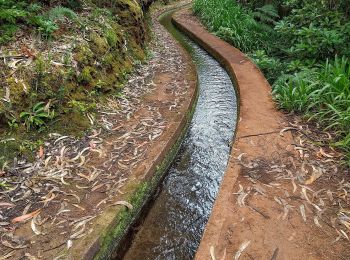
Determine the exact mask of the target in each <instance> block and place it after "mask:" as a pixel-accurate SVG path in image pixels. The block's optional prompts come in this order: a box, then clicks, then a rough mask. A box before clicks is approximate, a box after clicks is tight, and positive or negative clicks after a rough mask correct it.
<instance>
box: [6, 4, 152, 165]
mask: <svg viewBox="0 0 350 260" xmlns="http://www.w3.org/2000/svg"><path fill="white" fill-rule="evenodd" d="M145 40H146V28H145V21H144V15H143V11H142V7H141V5H140V4H139V3H138V2H136V1H135V0H116V1H109V0H89V1H80V0H59V1H47V0H31V1H29V0H21V1H17V0H0V56H1V59H0V68H1V70H0V84H1V87H0V96H1V99H0V167H1V165H3V164H4V163H5V162H6V161H8V160H11V159H12V158H13V157H14V156H23V155H25V156H27V157H30V156H31V155H32V154H33V153H32V150H36V149H37V148H38V147H39V146H40V145H41V144H42V140H43V139H44V138H45V135H47V134H48V133H49V132H59V133H61V134H67V133H69V134H80V133H82V131H84V130H86V129H88V128H89V127H90V124H91V121H93V120H94V113H95V111H96V106H97V105H98V103H99V102H103V100H105V99H106V98H107V97H108V98H110V97H113V96H118V95H119V92H120V89H121V88H122V84H123V81H124V80H125V79H126V77H127V74H128V73H129V72H130V71H131V70H132V68H133V66H134V65H135V64H137V63H139V62H140V61H141V60H142V59H144V56H145V53H144V51H143V49H144V47H145V46H144V44H145Z"/></svg>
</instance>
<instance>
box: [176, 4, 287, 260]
mask: <svg viewBox="0 0 350 260" xmlns="http://www.w3.org/2000/svg"><path fill="white" fill-rule="evenodd" d="M189 15H190V16H191V15H192V11H191V8H187V9H183V10H180V11H177V12H176V13H175V14H174V15H173V17H172V23H173V24H174V25H175V27H177V29H179V30H180V31H181V32H183V33H184V34H186V35H187V36H188V37H189V38H191V39H192V40H193V41H195V42H196V43H197V44H199V45H200V46H201V47H202V48H203V49H204V50H206V51H207V52H208V53H209V54H210V55H211V56H213V57H214V58H215V59H216V60H217V61H218V62H219V63H220V64H221V66H223V67H224V68H225V69H226V71H227V72H228V74H229V76H230V77H231V79H232V81H233V82H234V83H235V84H234V89H235V92H236V95H237V101H238V102H237V104H238V107H237V123H236V130H235V133H234V137H233V141H232V143H231V145H232V146H231V152H230V159H229V161H228V165H227V168H226V170H225V173H224V175H223V179H222V181H221V184H220V188H219V192H218V195H217V198H216V200H215V202H214V205H213V208H212V211H211V213H210V216H209V220H208V223H207V224H206V226H205V229H204V233H203V235H202V237H201V241H200V244H199V247H198V249H197V252H196V255H195V259H198V260H202V259H210V258H211V255H210V250H211V248H214V247H216V246H218V245H220V244H221V242H222V241H220V234H222V232H224V230H222V228H223V226H224V222H225V213H226V214H227V212H224V210H222V209H220V205H221V204H223V203H224V202H226V201H229V200H230V197H231V196H232V195H233V194H232V189H233V187H234V186H235V185H236V182H237V178H238V176H239V175H240V170H241V167H240V165H239V163H237V160H236V159H235V158H236V157H237V155H238V154H237V152H238V151H239V150H240V148H241V147H242V142H241V140H243V139H244V138H246V137H249V136H256V137H257V138H259V139H260V138H261V139H264V138H265V136H266V134H271V133H273V134H277V135H278V133H279V130H280V126H281V124H282V122H283V121H284V116H283V114H282V113H281V112H280V111H278V109H277V108H276V105H275V102H274V101H273V99H272V94H271V90H272V88H271V86H270V84H269V83H268V81H267V80H266V78H265V76H264V74H263V73H262V72H261V71H260V69H259V68H258V67H257V66H256V65H255V64H254V63H253V62H252V61H251V60H250V59H249V58H248V57H247V55H245V54H244V53H243V52H241V51H240V50H239V49H237V48H235V47H233V46H232V45H230V44H229V43H227V42H225V41H223V40H221V39H219V38H218V37H216V36H215V35H213V34H211V33H210V32H208V31H207V30H206V28H205V27H204V26H203V25H202V24H201V23H200V22H199V21H198V20H197V19H192V18H193V17H189ZM254 91H256V92H258V93H259V94H260V97H259V94H258V95H256V94H255V95H254V94H251V93H252V92H254ZM260 98H261V100H260ZM251 99H253V100H251ZM254 102H255V103H257V104H256V106H255V108H253V107H254V106H252V103H254ZM259 107H260V108H263V109H262V111H254V109H256V108H259ZM266 111H269V112H272V113H271V114H270V113H266ZM254 112H255V113H254ZM268 117H271V118H272V119H271V120H270V121H269V122H268V123H267V125H266V127H265V126H263V127H260V128H259V127H258V129H254V127H255V124H257V122H260V123H262V124H264V123H265V122H264V120H265V119H266V118H268ZM283 139H284V140H285V141H286V142H287V143H288V142H289V141H290V140H292V135H291V134H290V133H287V134H286V135H285V136H284V137H283ZM230 214H232V212H231V213H230ZM237 235H238V234H237Z"/></svg>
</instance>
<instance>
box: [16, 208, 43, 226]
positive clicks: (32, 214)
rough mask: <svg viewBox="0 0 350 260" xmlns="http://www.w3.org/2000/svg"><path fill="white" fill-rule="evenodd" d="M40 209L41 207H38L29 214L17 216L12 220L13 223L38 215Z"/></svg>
mask: <svg viewBox="0 0 350 260" xmlns="http://www.w3.org/2000/svg"><path fill="white" fill-rule="evenodd" d="M40 211H41V209H37V210H35V211H33V212H31V213H28V214H25V215H22V216H19V217H16V218H14V219H12V220H11V223H12V224H14V223H17V222H22V221H26V220H28V219H31V218H32V217H34V216H36V215H38V214H39V212H40Z"/></svg>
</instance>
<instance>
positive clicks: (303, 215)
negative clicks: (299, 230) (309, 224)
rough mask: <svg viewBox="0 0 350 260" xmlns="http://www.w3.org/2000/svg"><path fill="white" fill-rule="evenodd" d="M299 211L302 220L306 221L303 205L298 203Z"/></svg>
mask: <svg viewBox="0 0 350 260" xmlns="http://www.w3.org/2000/svg"><path fill="white" fill-rule="evenodd" d="M300 213H301V216H302V218H303V220H304V222H305V223H306V214H305V206H304V205H300Z"/></svg>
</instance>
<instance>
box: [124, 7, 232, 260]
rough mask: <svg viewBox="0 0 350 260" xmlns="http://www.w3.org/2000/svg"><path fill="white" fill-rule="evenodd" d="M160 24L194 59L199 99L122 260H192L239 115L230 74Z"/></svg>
mask: <svg viewBox="0 0 350 260" xmlns="http://www.w3.org/2000/svg"><path fill="white" fill-rule="evenodd" d="M170 17H171V12H168V13H166V14H164V15H163V16H162V18H161V20H160V21H161V23H162V24H163V25H164V26H165V27H166V28H167V29H168V31H169V32H171V33H172V35H173V36H174V37H175V38H176V39H177V40H178V41H180V43H181V44H182V45H183V47H184V48H185V49H186V50H187V51H188V52H189V53H190V54H191V56H192V59H193V61H194V63H195V65H196V69H197V73H198V78H199V97H198V103H197V106H196V110H195V112H194V115H193V119H192V121H191V124H190V126H189V129H188V132H187V134H186V137H185V139H184V141H183V143H182V146H181V148H180V151H179V154H178V155H177V157H176V159H175V161H174V163H173V165H172V166H171V168H170V169H169V172H168V173H167V177H166V178H165V180H164V182H163V185H162V190H161V192H160V194H159V196H158V197H157V199H156V200H155V202H154V204H153V205H152V207H151V209H150V211H149V213H148V215H147V217H146V218H145V220H144V222H143V224H142V226H141V227H140V230H139V231H138V232H137V234H136V236H135V239H134V241H133V243H132V245H131V247H130V248H129V250H128V251H127V253H126V255H125V256H124V259H132V260H138V259H142V260H145V259H152V260H153V259H181V260H182V259H192V258H193V256H194V254H195V251H196V249H197V247H198V245H199V242H200V239H201V236H202V234H203V231H204V227H205V224H206V223H207V221H208V218H209V214H210V211H211V208H212V206H213V203H214V200H215V197H216V195H217V192H218V188H219V185H220V181H221V179H222V176H223V174H224V172H225V168H226V165H227V161H228V156H229V152H230V143H231V141H232V138H233V134H234V129H235V122H236V116H237V104H236V96H235V91H234V87H233V85H232V82H231V79H230V77H229V75H228V74H227V72H226V71H225V70H224V69H223V68H222V67H221V66H220V65H219V63H218V62H217V61H216V60H215V59H213V58H212V57H211V56H209V55H208V54H207V53H206V52H205V51H204V50H203V49H201V48H200V47H199V46H198V45H197V44H195V43H194V42H192V41H191V40H189V39H188V38H187V37H185V36H184V35H182V34H181V33H180V32H178V31H177V30H176V29H175V28H174V27H173V25H172V24H171V20H170Z"/></svg>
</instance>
